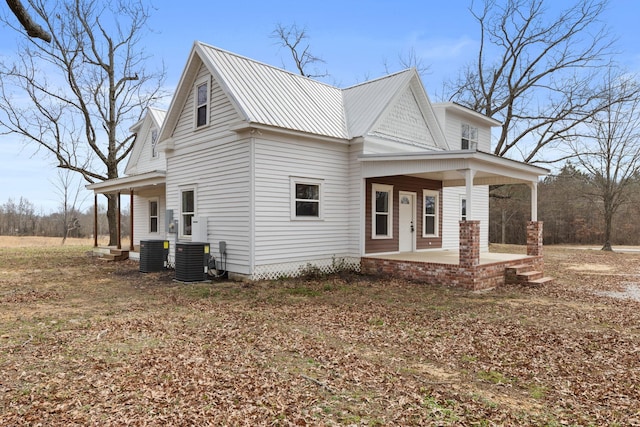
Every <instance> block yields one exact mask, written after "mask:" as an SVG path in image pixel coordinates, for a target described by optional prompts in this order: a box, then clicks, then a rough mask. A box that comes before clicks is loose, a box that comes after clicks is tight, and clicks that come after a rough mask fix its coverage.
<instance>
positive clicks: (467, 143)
mask: <svg viewBox="0 0 640 427" xmlns="http://www.w3.org/2000/svg"><path fill="white" fill-rule="evenodd" d="M477 147H478V128H477V127H474V126H471V125H470V124H468V123H463V124H462V137H461V146H460V148H462V149H463V150H469V149H473V148H477Z"/></svg>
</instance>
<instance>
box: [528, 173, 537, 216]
mask: <svg viewBox="0 0 640 427" xmlns="http://www.w3.org/2000/svg"><path fill="white" fill-rule="evenodd" d="M529 188H530V189H531V221H537V220H538V181H532V182H530V183H529Z"/></svg>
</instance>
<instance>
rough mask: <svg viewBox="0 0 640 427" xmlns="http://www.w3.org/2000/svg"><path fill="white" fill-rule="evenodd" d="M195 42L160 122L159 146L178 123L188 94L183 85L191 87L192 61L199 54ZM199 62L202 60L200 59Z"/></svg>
mask: <svg viewBox="0 0 640 427" xmlns="http://www.w3.org/2000/svg"><path fill="white" fill-rule="evenodd" d="M197 43H198V42H194V44H193V47H192V48H191V52H190V53H189V58H188V59H187V65H186V66H185V67H184V69H183V70H182V74H181V75H180V80H178V86H177V87H176V90H175V92H174V95H173V97H171V102H170V103H169V109H168V110H167V115H166V117H165V119H164V123H162V127H161V128H160V133H159V135H158V146H159V147H161V146H162V145H163V143H164V140H165V139H168V138H170V137H171V135H172V133H173V130H174V128H175V126H176V125H177V123H178V119H179V118H180V112H181V110H182V108H183V107H184V104H185V103H186V101H187V97H188V95H189V94H188V92H186V89H185V87H191V85H192V84H193V82H194V81H195V75H196V74H197V70H195V71H194V70H193V68H194V67H195V65H194V62H197V61H196V59H199V56H198V55H197V54H196V46H197ZM200 62H202V60H201V59H200Z"/></svg>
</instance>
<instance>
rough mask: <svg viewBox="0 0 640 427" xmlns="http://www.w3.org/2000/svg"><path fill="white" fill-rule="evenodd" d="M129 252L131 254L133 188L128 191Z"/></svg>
mask: <svg viewBox="0 0 640 427" xmlns="http://www.w3.org/2000/svg"><path fill="white" fill-rule="evenodd" d="M129 223H130V224H129V241H130V242H129V250H130V251H131V252H133V188H132V189H130V191H129Z"/></svg>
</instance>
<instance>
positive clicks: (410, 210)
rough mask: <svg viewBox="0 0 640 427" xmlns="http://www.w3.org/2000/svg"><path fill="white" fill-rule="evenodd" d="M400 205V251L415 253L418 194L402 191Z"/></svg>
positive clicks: (399, 194)
mask: <svg viewBox="0 0 640 427" xmlns="http://www.w3.org/2000/svg"><path fill="white" fill-rule="evenodd" d="M398 196H399V197H398V199H399V201H398V203H399V209H398V211H399V217H400V218H399V224H398V227H399V231H398V239H399V244H398V246H399V248H398V249H399V250H400V252H413V251H414V250H415V248H416V233H415V223H416V209H415V206H416V193H409V192H406V191H400V192H399V193H398Z"/></svg>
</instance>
